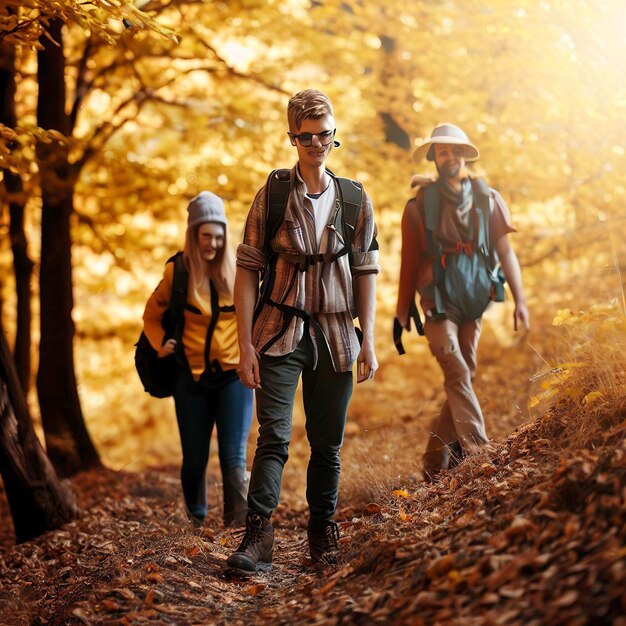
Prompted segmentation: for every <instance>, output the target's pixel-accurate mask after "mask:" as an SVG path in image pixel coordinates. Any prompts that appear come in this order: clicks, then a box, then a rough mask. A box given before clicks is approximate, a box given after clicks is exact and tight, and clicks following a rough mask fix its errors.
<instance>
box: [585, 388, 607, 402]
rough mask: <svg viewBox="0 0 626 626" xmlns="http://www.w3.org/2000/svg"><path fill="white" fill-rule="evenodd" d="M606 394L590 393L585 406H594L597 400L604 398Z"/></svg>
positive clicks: (599, 392) (586, 397)
mask: <svg viewBox="0 0 626 626" xmlns="http://www.w3.org/2000/svg"><path fill="white" fill-rule="evenodd" d="M603 395H604V394H603V393H602V392H601V391H590V392H589V393H588V394H587V395H586V396H585V397H584V398H583V402H584V403H585V404H593V403H594V402H595V401H596V400H599V399H600V398H602V396H603Z"/></svg>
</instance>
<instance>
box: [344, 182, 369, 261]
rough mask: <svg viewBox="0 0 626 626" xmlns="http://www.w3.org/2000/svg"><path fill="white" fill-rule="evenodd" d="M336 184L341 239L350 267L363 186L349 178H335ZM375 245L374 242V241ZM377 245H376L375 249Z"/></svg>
mask: <svg viewBox="0 0 626 626" xmlns="http://www.w3.org/2000/svg"><path fill="white" fill-rule="evenodd" d="M335 180H336V181H337V184H338V185H339V193H340V195H341V197H340V201H341V209H342V219H343V225H344V229H343V231H344V232H343V238H344V242H345V246H346V248H348V256H349V258H350V265H351V266H352V265H353V259H352V242H353V241H354V231H355V229H356V223H357V220H358V219H359V212H360V211H361V202H362V200H363V186H362V185H361V183H359V182H358V181H356V180H352V179H351V178H340V177H339V176H336V177H335ZM374 243H375V240H374ZM377 248H378V244H376V248H374V249H377Z"/></svg>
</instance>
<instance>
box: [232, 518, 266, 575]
mask: <svg viewBox="0 0 626 626" xmlns="http://www.w3.org/2000/svg"><path fill="white" fill-rule="evenodd" d="M238 533H243V539H242V540H241V543H240V544H239V547H238V548H237V550H235V552H233V553H232V554H231V555H230V556H229V557H228V560H227V561H226V565H227V566H228V568H229V569H231V570H235V571H237V572H240V573H242V574H252V573H254V572H269V571H270V570H271V569H272V548H273V547H274V528H273V526H272V525H271V524H270V522H269V520H268V519H266V518H265V517H263V516H262V515H259V514H258V513H255V512H254V511H248V515H247V516H246V527H245V529H244V530H241V531H238Z"/></svg>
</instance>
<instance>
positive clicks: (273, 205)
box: [263, 169, 291, 260]
mask: <svg viewBox="0 0 626 626" xmlns="http://www.w3.org/2000/svg"><path fill="white" fill-rule="evenodd" d="M290 190H291V170H288V169H278V170H274V171H273V172H272V173H271V174H270V175H269V177H268V179H267V198H266V206H265V240H264V242H263V252H264V253H265V259H266V260H267V259H269V257H270V256H271V254H272V244H271V241H272V239H273V238H274V237H275V235H276V232H277V231H278V227H279V226H280V223H281V222H282V218H283V215H284V213H285V208H286V207H287V199H288V198H289V191H290Z"/></svg>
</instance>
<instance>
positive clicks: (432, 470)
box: [422, 446, 449, 484]
mask: <svg viewBox="0 0 626 626" xmlns="http://www.w3.org/2000/svg"><path fill="white" fill-rule="evenodd" d="M448 460H449V450H448V447H447V446H443V447H442V448H437V449H436V450H427V451H426V452H425V453H424V456H423V457H422V462H423V463H424V469H423V473H424V482H425V483H427V484H430V483H432V482H433V481H434V480H436V479H437V476H438V475H439V473H440V472H441V471H442V470H445V469H448Z"/></svg>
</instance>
